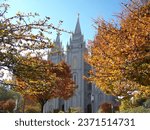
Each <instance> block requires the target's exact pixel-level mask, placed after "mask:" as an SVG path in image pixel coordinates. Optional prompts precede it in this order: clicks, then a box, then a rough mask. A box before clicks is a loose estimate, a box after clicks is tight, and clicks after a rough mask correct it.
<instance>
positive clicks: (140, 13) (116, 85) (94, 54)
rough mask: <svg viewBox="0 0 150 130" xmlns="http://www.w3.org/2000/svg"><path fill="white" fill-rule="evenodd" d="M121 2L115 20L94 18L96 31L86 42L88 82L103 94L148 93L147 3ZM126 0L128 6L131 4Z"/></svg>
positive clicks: (149, 6) (149, 13) (149, 30)
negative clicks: (122, 9) (87, 48)
mask: <svg viewBox="0 0 150 130" xmlns="http://www.w3.org/2000/svg"><path fill="white" fill-rule="evenodd" d="M131 3H132V5H135V6H136V8H135V6H134V8H133V6H132V7H131V6H129V4H124V6H125V8H126V10H127V13H125V15H123V13H121V15H119V16H118V19H119V20H120V22H119V23H115V22H106V21H105V20H103V19H98V20H97V21H96V24H97V26H96V29H97V30H98V34H97V35H96V37H95V40H94V41H91V42H89V53H88V54H87V55H86V56H85V59H86V61H87V62H88V63H89V64H90V65H91V66H92V68H93V70H91V71H90V72H89V73H90V77H89V78H87V79H88V80H89V81H91V82H93V83H95V84H96V85H97V86H98V87H99V88H100V89H101V90H103V91H104V92H105V93H107V94H112V95H114V96H118V97H121V98H123V99H125V98H127V99H128V98H131V97H133V96H135V95H136V96H138V95H140V96H143V97H149V96H150V78H149V77H150V3H147V4H144V5H141V6H139V4H136V2H133V1H132V2H131ZM131 3H130V5H131Z"/></svg>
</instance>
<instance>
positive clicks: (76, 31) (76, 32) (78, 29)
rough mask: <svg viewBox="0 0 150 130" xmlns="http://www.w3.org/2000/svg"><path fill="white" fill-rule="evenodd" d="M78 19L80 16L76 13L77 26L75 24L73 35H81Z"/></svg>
mask: <svg viewBox="0 0 150 130" xmlns="http://www.w3.org/2000/svg"><path fill="white" fill-rule="evenodd" d="M79 17H80V14H79V13H78V19H77V24H76V28H75V34H81V28H80V20H79Z"/></svg>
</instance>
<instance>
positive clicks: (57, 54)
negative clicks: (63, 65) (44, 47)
mask: <svg viewBox="0 0 150 130" xmlns="http://www.w3.org/2000/svg"><path fill="white" fill-rule="evenodd" d="M48 60H51V61H52V62H53V63H59V62H60V61H62V60H64V53H63V47H62V42H61V41H60V33H57V37H56V40H55V41H54V47H53V48H52V49H51V54H50V52H48Z"/></svg>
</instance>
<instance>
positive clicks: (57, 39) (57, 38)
mask: <svg viewBox="0 0 150 130" xmlns="http://www.w3.org/2000/svg"><path fill="white" fill-rule="evenodd" d="M56 43H60V33H57V37H56Z"/></svg>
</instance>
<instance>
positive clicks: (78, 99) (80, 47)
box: [65, 15, 88, 112]
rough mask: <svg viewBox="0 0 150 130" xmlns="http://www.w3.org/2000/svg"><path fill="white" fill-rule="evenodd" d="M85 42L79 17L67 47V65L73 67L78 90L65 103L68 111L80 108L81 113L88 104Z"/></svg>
mask: <svg viewBox="0 0 150 130" xmlns="http://www.w3.org/2000/svg"><path fill="white" fill-rule="evenodd" d="M85 50H86V48H85V42H84V38H83V35H82V32H81V27H80V18H79V15H78V18H77V22H76V26H75V30H74V33H73V34H72V37H71V38H70V44H69V45H68V47H67V63H68V64H69V65H70V66H71V70H72V74H73V80H74V82H75V83H76V86H77V89H76V92H75V94H74V96H73V97H72V98H71V99H70V100H67V101H65V108H66V110H67V109H68V108H70V107H74V108H80V109H81V112H85V111H86V110H85V109H86V108H85V106H86V102H87V101H88V99H86V90H85V89H86V87H85V86H86V85H87V83H86V81H85V80H84V79H83V75H84V74H85V62H84V58H83V56H84V52H85Z"/></svg>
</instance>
